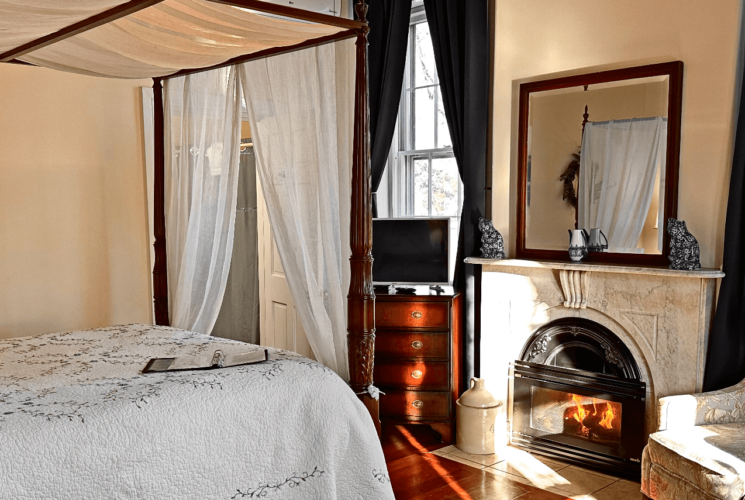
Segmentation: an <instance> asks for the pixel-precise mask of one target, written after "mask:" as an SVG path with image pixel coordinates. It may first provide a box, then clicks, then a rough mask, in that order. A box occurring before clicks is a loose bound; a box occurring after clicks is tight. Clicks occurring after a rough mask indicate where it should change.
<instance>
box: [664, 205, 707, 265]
mask: <svg viewBox="0 0 745 500" xmlns="http://www.w3.org/2000/svg"><path fill="white" fill-rule="evenodd" d="M667 234H669V235H670V255H669V256H668V259H669V260H670V269H685V270H688V271H695V270H696V269H701V249H700V248H699V246H698V241H696V238H695V237H694V236H693V235H692V234H691V233H689V232H688V228H686V223H685V221H682V220H677V219H673V218H672V217H671V218H669V219H667Z"/></svg>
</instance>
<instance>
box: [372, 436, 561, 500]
mask: <svg viewBox="0 0 745 500" xmlns="http://www.w3.org/2000/svg"><path fill="white" fill-rule="evenodd" d="M444 446H445V445H443V444H442V443H440V439H439V436H438V435H437V433H435V432H434V431H433V430H432V429H430V428H429V426H426V425H395V426H394V425H385V426H384V427H383V453H385V459H386V463H387V464H388V473H389V475H390V478H391V485H392V486H393V492H394V493H395V495H396V498H397V499H398V500H423V499H437V500H450V499H458V500H468V499H472V500H482V499H483V500H487V499H488V500H516V499H519V500H564V499H566V498H567V497H564V496H561V495H557V494H555V493H550V492H547V491H544V490H540V489H538V488H534V487H532V486H528V485H526V484H522V483H518V482H515V481H511V480H509V479H506V478H503V477H499V476H496V475H494V474H490V473H488V472H484V471H482V470H479V469H477V468H474V467H469V466H468V465H463V464H460V463H458V462H454V461H452V460H447V459H445V458H442V457H438V456H436V455H432V454H431V453H429V452H431V451H434V450H437V449H438V448H442V447H444Z"/></svg>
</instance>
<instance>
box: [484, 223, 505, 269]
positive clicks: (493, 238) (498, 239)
mask: <svg viewBox="0 0 745 500" xmlns="http://www.w3.org/2000/svg"><path fill="white" fill-rule="evenodd" d="M479 231H481V256H482V257H483V258H485V259H504V239H503V238H502V235H501V234H499V231H497V230H496V229H494V224H492V221H490V220H489V219H484V218H483V217H479Z"/></svg>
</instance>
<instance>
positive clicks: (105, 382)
mask: <svg viewBox="0 0 745 500" xmlns="http://www.w3.org/2000/svg"><path fill="white" fill-rule="evenodd" d="M217 348H219V349H221V350H223V352H226V353H227V352H246V351H247V350H253V349H259V347H257V346H253V345H250V344H243V343H240V342H234V341H230V340H224V339H218V338H214V337H209V336H206V335H201V334H197V333H192V332H186V331H182V330H177V329H174V328H166V327H157V326H150V325H128V326H117V327H110V328H101V329H96V330H88V331H78V332H66V333H54V334H47V335H39V336H35V337H24V338H18V339H8V340H0V498H2V499H13V500H24V499H75V500H78V499H97V500H99V499H109V498H112V499H114V498H115V499H119V498H132V499H146V498H147V499H172V498H173V499H200V500H201V499H212V498H214V499H245V498H266V499H268V500H271V499H275V498H276V499H280V498H281V499H344V500H346V499H365V500H367V499H371V500H374V499H390V498H393V492H392V490H391V486H390V482H389V479H388V475H387V470H386V466H385V461H384V458H383V452H382V449H381V447H380V443H379V441H378V438H377V436H376V433H375V429H374V426H373V424H372V420H371V419H370V417H369V415H368V414H367V412H366V410H365V408H364V406H363V405H362V404H361V403H360V402H359V400H358V399H357V397H356V396H355V395H354V393H353V392H352V391H351V389H350V388H349V387H348V386H347V384H346V383H345V382H344V381H342V380H341V379H340V378H339V377H338V376H337V375H336V374H335V373H334V372H333V371H331V370H330V369H328V368H326V367H324V366H322V365H320V364H318V363H316V362H315V361H311V360H309V359H307V358H304V357H302V356H300V355H298V354H295V353H291V352H287V351H280V350H277V349H270V357H271V360H270V361H268V362H264V363H259V364H255V365H246V366H239V367H232V368H223V369H218V370H207V371H188V372H170V373H153V374H147V375H142V374H141V370H142V368H143V367H144V366H145V364H146V362H147V360H148V359H150V358H153V357H171V356H175V355H187V354H189V355H192V354H200V353H202V352H211V351H214V350H215V349H217Z"/></svg>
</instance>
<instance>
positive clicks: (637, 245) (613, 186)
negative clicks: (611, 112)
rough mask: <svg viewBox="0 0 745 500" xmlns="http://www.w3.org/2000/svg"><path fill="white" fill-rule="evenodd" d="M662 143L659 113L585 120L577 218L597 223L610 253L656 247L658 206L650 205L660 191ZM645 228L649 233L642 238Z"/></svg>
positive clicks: (592, 224) (664, 131)
mask: <svg viewBox="0 0 745 500" xmlns="http://www.w3.org/2000/svg"><path fill="white" fill-rule="evenodd" d="M666 144H667V120H666V119H664V118H662V117H661V116H658V117H653V118H635V119H631V120H610V121H607V122H588V123H587V124H586V126H585V131H584V136H583V140H582V153H581V155H580V168H579V185H578V189H577V194H578V197H577V198H578V206H577V210H578V218H577V222H578V227H580V228H587V229H590V228H595V227H596V228H600V229H601V230H602V231H603V232H604V233H605V235H606V237H607V238H608V251H609V252H617V253H645V252H646V253H660V252H661V250H662V249H661V248H660V247H659V246H658V244H659V238H658V237H657V230H656V229H655V227H658V226H659V224H655V222H657V220H656V218H655V216H656V213H657V212H658V210H656V209H655V210H654V211H650V208H651V203H652V197H653V194H654V193H655V192H656V193H659V196H658V198H657V200H661V199H662V198H663V196H664V183H661V182H660V178H659V173H660V172H661V171H662V170H664V167H661V164H662V165H664V159H665V146H666ZM655 188H656V189H655ZM656 205H658V206H659V201H658V203H656ZM650 215H651V216H652V217H651V220H649V219H650V217H649V216H650ZM648 220H649V222H651V224H647V222H648ZM663 227H664V225H663ZM645 229H646V230H647V231H648V232H651V233H653V234H648V235H646V236H647V237H646V238H645V237H644V235H643V232H644V230H645Z"/></svg>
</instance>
